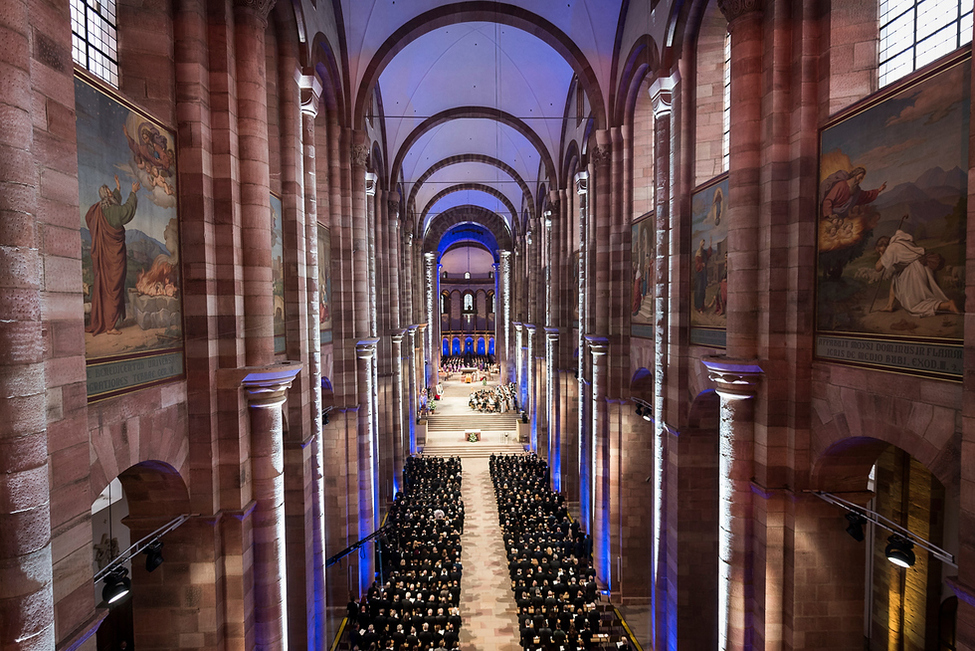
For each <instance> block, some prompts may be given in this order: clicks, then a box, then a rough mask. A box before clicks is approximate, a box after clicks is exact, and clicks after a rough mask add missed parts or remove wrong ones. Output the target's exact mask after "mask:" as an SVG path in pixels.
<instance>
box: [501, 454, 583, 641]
mask: <svg viewBox="0 0 975 651" xmlns="http://www.w3.org/2000/svg"><path fill="white" fill-rule="evenodd" d="M490 467H491V478H492V480H493V482H494V492H495V497H496V499H497V501H498V519H499V522H500V524H501V529H502V535H503V537H504V543H505V549H506V551H507V555H508V568H509V572H510V576H511V589H512V591H513V592H514V595H515V601H516V603H517V604H518V622H519V627H520V631H521V635H520V637H521V644H522V646H523V647H524V648H525V649H526V651H579V650H588V649H592V648H593V647H594V646H595V644H596V642H597V640H598V639H599V638H598V636H599V625H600V613H599V611H598V610H597V609H596V600H597V598H598V591H597V588H596V580H595V572H594V571H593V568H592V545H591V539H590V538H589V536H588V535H586V534H585V533H583V532H582V531H581V530H580V528H579V525H578V523H576V522H574V521H572V520H571V519H570V518H569V514H568V510H567V509H566V506H565V499H564V497H563V496H562V495H561V494H560V493H556V492H554V491H552V490H551V489H550V487H549V478H548V464H546V463H545V461H544V460H542V459H540V458H538V457H537V456H535V455H534V454H517V455H493V456H492V457H491V460H490Z"/></svg>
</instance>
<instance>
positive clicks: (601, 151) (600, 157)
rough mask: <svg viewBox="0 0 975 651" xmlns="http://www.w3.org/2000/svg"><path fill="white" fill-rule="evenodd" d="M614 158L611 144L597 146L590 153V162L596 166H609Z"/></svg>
mask: <svg viewBox="0 0 975 651" xmlns="http://www.w3.org/2000/svg"><path fill="white" fill-rule="evenodd" d="M612 158H613V146H612V144H610V143H603V144H601V145H596V146H595V147H593V148H592V149H591V150H590V151H589V160H591V161H592V164H593V165H596V166H602V165H609V162H610V160H612Z"/></svg>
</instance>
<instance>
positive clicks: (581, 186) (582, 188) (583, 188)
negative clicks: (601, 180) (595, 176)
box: [575, 171, 589, 194]
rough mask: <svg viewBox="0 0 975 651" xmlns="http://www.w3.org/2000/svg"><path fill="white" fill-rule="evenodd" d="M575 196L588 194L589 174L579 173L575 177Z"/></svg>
mask: <svg viewBox="0 0 975 651" xmlns="http://www.w3.org/2000/svg"><path fill="white" fill-rule="evenodd" d="M575 184H576V194H586V193H587V192H589V172H585V171H583V172H579V173H578V174H576V176H575Z"/></svg>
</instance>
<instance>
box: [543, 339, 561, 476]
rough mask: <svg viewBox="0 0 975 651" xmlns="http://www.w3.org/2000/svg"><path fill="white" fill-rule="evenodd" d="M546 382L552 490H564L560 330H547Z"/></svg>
mask: <svg viewBox="0 0 975 651" xmlns="http://www.w3.org/2000/svg"><path fill="white" fill-rule="evenodd" d="M545 345H546V351H545V373H546V375H547V376H548V377H547V378H546V380H545V383H546V385H547V386H548V465H549V472H550V474H551V477H552V490H553V491H556V492H559V491H561V490H562V440H561V432H560V431H559V418H558V417H559V392H558V388H557V386H556V377H557V375H556V373H557V369H556V368H555V365H556V364H557V363H558V358H559V356H558V352H559V329H558V328H545Z"/></svg>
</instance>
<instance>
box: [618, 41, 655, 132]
mask: <svg viewBox="0 0 975 651" xmlns="http://www.w3.org/2000/svg"><path fill="white" fill-rule="evenodd" d="M659 63H660V54H659V52H658V49H657V44H656V43H655V42H654V40H653V38H652V37H651V36H650V35H649V34H644V35H643V36H641V37H640V38H638V39H637V40H636V41H635V42H634V43H633V46H632V47H631V48H630V53H629V55H628V56H627V57H626V61H625V62H624V63H623V67H622V70H621V71H620V72H621V74H620V84H619V90H618V92H617V94H616V97H615V98H614V99H615V102H614V106H613V118H614V121H615V122H616V123H617V124H623V123H624V122H625V121H626V119H627V117H628V116H629V115H630V113H631V112H632V111H633V106H634V104H635V103H636V98H637V93H639V92H640V86H641V85H642V83H643V79H644V77H646V76H647V75H648V74H653V73H654V72H655V71H656V70H657V69H658V66H659Z"/></svg>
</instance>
